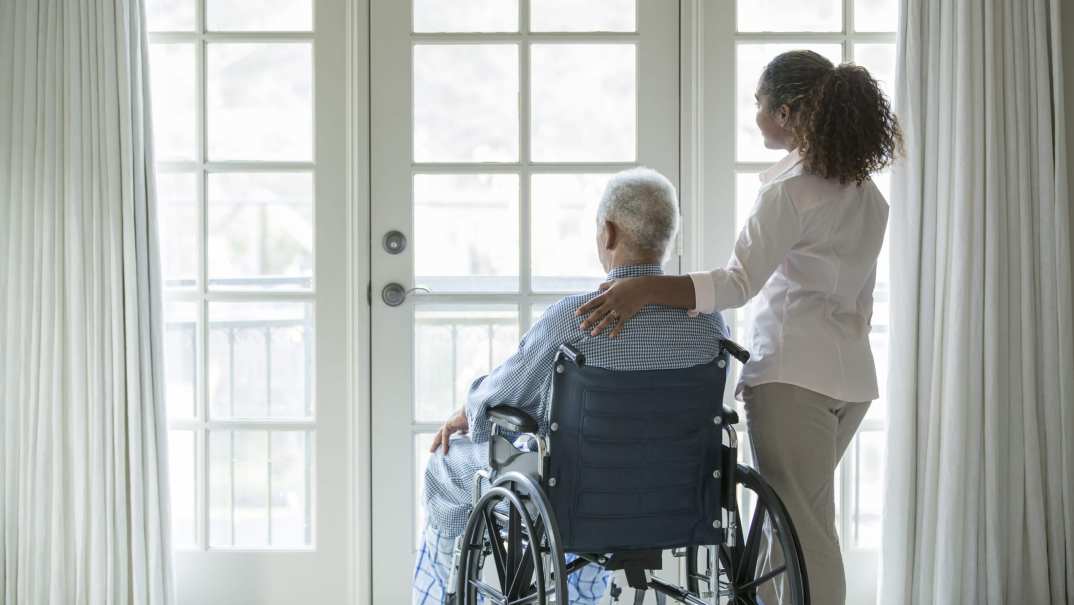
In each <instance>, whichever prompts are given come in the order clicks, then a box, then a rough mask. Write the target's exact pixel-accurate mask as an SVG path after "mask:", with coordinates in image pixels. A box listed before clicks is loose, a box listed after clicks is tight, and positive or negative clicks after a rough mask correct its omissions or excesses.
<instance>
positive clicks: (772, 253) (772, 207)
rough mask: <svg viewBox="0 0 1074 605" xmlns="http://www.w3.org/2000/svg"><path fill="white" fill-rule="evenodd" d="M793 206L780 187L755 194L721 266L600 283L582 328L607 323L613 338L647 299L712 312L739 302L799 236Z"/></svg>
mask: <svg viewBox="0 0 1074 605" xmlns="http://www.w3.org/2000/svg"><path fill="white" fill-rule="evenodd" d="M801 230H802V225H801V221H800V217H799V216H798V211H797V210H796V209H795V207H794V204H793V202H791V200H790V198H789V197H787V195H786V192H785V191H784V189H783V188H782V187H773V188H770V189H768V190H766V191H763V192H762V193H761V194H760V197H759V199H758V202H757V204H756V206H755V208H754V210H753V214H752V215H751V216H750V218H749V220H747V221H746V225H745V226H744V227H743V228H742V232H741V233H739V235H738V241H737V242H736V243H735V250H734V252H733V253H732V254H731V259H730V260H729V261H728V263H727V266H726V267H722V268H720V269H716V270H714V271H711V272H702V273H693V274H690V275H685V276H646V277H636V278H630V279H623V280H618V281H615V282H612V283H610V284H605V285H604V286H601V287H602V288H603V289H605V292H604V293H603V294H601V295H600V296H598V297H596V298H594V299H593V300H591V301H589V302H588V303H586V304H584V305H582V306H581V307H580V308H579V309H578V311H577V313H576V315H586V314H588V317H586V319H585V321H584V322H582V329H583V330H590V334H592V335H593V336H596V335H598V334H600V333H601V332H603V331H604V330H605V329H606V328H612V333H611V336H612V337H613V338H614V337H616V336H618V335H619V333H620V332H621V331H622V329H623V324H625V323H626V322H627V321H628V320H630V319H631V318H632V317H634V315H636V314H637V312H638V311H640V310H641V308H642V307H644V306H645V305H649V304H655V305H667V306H671V307H678V308H680V309H690V310H692V311H697V312H699V313H716V312H718V311H722V310H724V309H732V308H735V307H740V306H742V305H743V304H745V303H746V302H747V301H748V300H749V299H751V298H753V296H754V295H755V294H756V293H757V292H758V291H759V290H760V289H761V287H762V286H764V284H765V282H767V281H768V278H769V277H770V276H771V275H772V273H773V272H774V271H775V270H776V267H777V266H779V263H781V262H782V261H783V259H784V257H785V256H786V255H787V253H788V252H789V251H790V250H791V248H792V247H793V246H794V245H795V243H797V242H798V241H799V239H800V238H801V234H802V231H801Z"/></svg>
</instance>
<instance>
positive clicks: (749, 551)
mask: <svg viewBox="0 0 1074 605" xmlns="http://www.w3.org/2000/svg"><path fill="white" fill-rule="evenodd" d="M765 512H766V511H765V508H764V504H763V503H762V502H761V501H760V498H758V499H757V502H756V503H755V504H754V508H753V520H752V521H750V532H749V537H747V538H746V545H745V553H744V556H743V561H742V562H743V563H744V565H743V566H742V569H740V570H739V571H740V572H742V573H744V574H750V575H753V571H754V569H756V565H755V564H756V562H757V552H758V549H759V548H760V542H761V534H762V533H763V532H764V521H765ZM749 579H750V578H748V577H746V576H744V575H743V576H741V577H739V578H738V581H739V582H746V581H747V580H749Z"/></svg>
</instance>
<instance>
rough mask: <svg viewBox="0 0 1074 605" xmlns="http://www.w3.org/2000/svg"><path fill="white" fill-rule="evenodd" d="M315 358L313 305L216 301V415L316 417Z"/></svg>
mask: <svg viewBox="0 0 1074 605" xmlns="http://www.w3.org/2000/svg"><path fill="white" fill-rule="evenodd" d="M312 358H313V305H312V304H310V303H297V302H296V303H292V302H273V303H268V302H234V303H231V302H229V303H223V302H220V303H217V302H214V303H210V304H209V411H210V414H211V416H212V417H213V418H214V419H221V418H224V419H226V418H308V417H310V416H312V414H313V385H312V378H313V375H312V367H313V359H312Z"/></svg>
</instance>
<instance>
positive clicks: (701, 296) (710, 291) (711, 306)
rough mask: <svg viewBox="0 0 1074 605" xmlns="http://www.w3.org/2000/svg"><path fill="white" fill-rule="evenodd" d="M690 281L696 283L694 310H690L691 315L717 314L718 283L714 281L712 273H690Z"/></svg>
mask: <svg viewBox="0 0 1074 605" xmlns="http://www.w3.org/2000/svg"><path fill="white" fill-rule="evenodd" d="M690 281H692V282H694V308H693V309H690V311H689V313H690V315H691V316H697V315H698V314H699V313H706V314H708V313H713V312H715V311H716V282H714V281H713V279H712V273H711V272H709V271H697V272H694V273H690Z"/></svg>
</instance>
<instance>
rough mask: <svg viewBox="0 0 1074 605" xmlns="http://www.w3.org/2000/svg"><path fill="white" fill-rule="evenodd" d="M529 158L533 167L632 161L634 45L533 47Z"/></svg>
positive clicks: (634, 153)
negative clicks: (553, 164) (567, 163)
mask: <svg viewBox="0 0 1074 605" xmlns="http://www.w3.org/2000/svg"><path fill="white" fill-rule="evenodd" d="M530 52H531V55H532V64H533V67H532V75H533V84H532V86H533V90H532V91H531V92H532V94H531V97H532V100H533V102H532V106H533V117H532V131H533V140H532V155H533V160H534V161H537V162H632V161H634V159H635V158H636V157H637V124H636V122H637V119H636V116H637V102H636V101H637V82H636V76H637V73H636V72H637V70H636V61H635V55H636V47H635V46H634V45H633V44H534V45H533V46H532V48H531V51H530Z"/></svg>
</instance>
